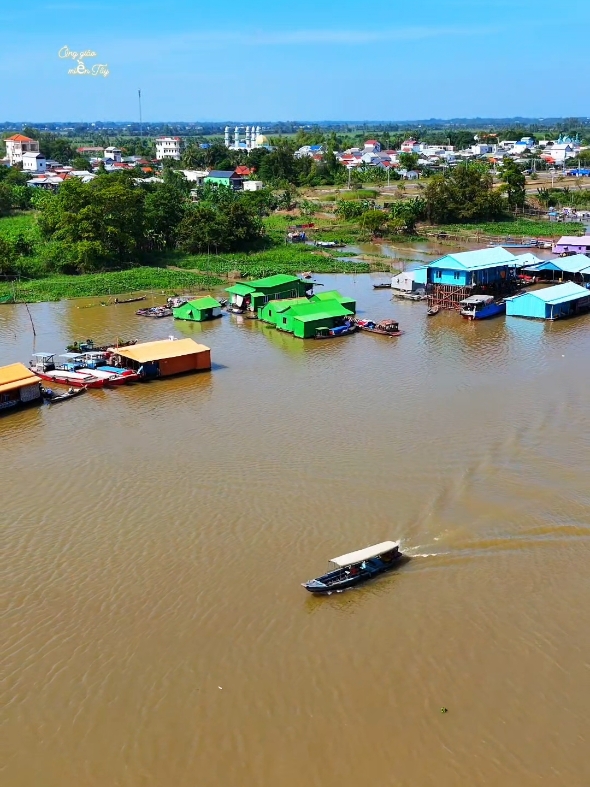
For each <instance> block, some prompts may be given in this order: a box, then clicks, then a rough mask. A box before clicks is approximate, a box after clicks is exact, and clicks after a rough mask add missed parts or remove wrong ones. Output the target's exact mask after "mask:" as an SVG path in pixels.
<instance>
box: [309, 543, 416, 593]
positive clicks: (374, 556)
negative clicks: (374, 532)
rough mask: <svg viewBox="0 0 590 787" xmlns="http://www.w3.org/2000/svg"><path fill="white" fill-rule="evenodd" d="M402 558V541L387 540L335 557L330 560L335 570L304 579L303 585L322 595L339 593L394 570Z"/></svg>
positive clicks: (311, 591)
mask: <svg viewBox="0 0 590 787" xmlns="http://www.w3.org/2000/svg"><path fill="white" fill-rule="evenodd" d="M402 557H404V555H403V554H402V552H400V551H399V541H383V542H382V543H380V544H375V545H374V546H371V547H366V548H365V549H359V550H357V551H356V552H349V553H348V554H346V555H340V556H339V557H333V558H332V559H331V560H330V563H332V564H333V565H335V566H336V568H335V569H333V570H332V571H328V572H327V573H326V574H322V575H321V576H320V577H316V579H310V580H308V581H307V582H302V586H303V587H304V588H305V589H306V590H308V591H309V592H310V593H316V594H320V595H329V594H330V593H338V592H341V591H343V590H346V589H348V588H350V587H353V586H354V585H360V584H361V583H362V582H367V581H368V580H369V579H373V578H374V577H376V576H378V575H379V574H383V573H385V572H386V571H391V570H392V569H393V568H395V567H396V566H397V565H398V563H399V561H400V559H401V558H402Z"/></svg>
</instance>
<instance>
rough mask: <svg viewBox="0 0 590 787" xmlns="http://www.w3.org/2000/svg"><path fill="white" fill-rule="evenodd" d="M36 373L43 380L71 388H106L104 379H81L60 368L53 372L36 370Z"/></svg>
mask: <svg viewBox="0 0 590 787" xmlns="http://www.w3.org/2000/svg"><path fill="white" fill-rule="evenodd" d="M35 374H36V375H37V377H40V378H41V379H42V380H48V381H49V382H51V383H54V384H55V385H67V386H68V387H70V388H104V384H105V381H104V380H98V379H97V378H96V377H95V378H93V379H87V378H83V379H79V378H76V377H72V376H71V373H70V372H62V371H60V370H59V369H56V370H55V371H51V372H38V371H35Z"/></svg>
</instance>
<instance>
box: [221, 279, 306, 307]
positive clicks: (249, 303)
mask: <svg viewBox="0 0 590 787" xmlns="http://www.w3.org/2000/svg"><path fill="white" fill-rule="evenodd" d="M226 292H228V293H229V295H230V299H231V305H232V307H233V308H234V309H240V310H241V311H251V312H256V311H258V310H259V309H261V308H262V307H263V306H264V305H265V304H266V303H267V302H268V301H273V300H283V299H285V298H291V299H292V298H306V296H307V297H309V296H310V295H311V294H312V293H313V282H311V281H304V280H303V279H300V278H299V276H287V275H284V274H277V275H276V276H267V277H266V278H264V279H256V280H254V281H249V282H247V283H246V282H239V283H238V284H234V285H233V286H232V287H228V288H227V290H226Z"/></svg>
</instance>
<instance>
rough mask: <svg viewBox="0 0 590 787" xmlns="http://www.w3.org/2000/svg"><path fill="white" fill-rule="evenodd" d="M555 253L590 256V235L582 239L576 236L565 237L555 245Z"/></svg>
mask: <svg viewBox="0 0 590 787" xmlns="http://www.w3.org/2000/svg"><path fill="white" fill-rule="evenodd" d="M553 253H554V254H562V255H563V256H564V257H565V256H566V255H567V254H590V235H584V236H582V237H581V238H579V237H576V236H575V235H564V236H563V237H562V238H560V239H559V240H558V241H557V243H554V244H553Z"/></svg>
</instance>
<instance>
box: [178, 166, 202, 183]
mask: <svg viewBox="0 0 590 787" xmlns="http://www.w3.org/2000/svg"><path fill="white" fill-rule="evenodd" d="M174 171H175V172H178V173H179V174H181V175H184V177H185V178H186V179H187V180H188V181H189V182H190V183H196V184H197V186H202V185H203V183H204V181H205V178H206V177H207V175H208V174H209V170H208V169H175V170H174Z"/></svg>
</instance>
